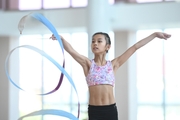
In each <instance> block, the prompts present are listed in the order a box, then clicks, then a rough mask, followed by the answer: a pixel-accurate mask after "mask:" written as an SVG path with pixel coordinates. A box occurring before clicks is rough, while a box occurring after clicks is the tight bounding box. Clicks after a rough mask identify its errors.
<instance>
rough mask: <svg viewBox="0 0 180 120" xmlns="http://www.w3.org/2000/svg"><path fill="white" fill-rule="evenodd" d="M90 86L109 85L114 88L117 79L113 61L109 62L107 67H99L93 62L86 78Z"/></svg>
mask: <svg viewBox="0 0 180 120" xmlns="http://www.w3.org/2000/svg"><path fill="white" fill-rule="evenodd" d="M86 82H87V84H88V86H93V85H102V84H109V85H112V86H114V83H115V77H114V72H113V67H112V64H111V61H107V62H106V65H104V66H98V65H96V63H95V62H94V60H91V67H90V70H89V73H88V75H87V77H86Z"/></svg>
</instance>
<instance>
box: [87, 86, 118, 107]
mask: <svg viewBox="0 0 180 120" xmlns="http://www.w3.org/2000/svg"><path fill="white" fill-rule="evenodd" d="M113 103H115V98H114V94H113V87H112V86H110V85H95V86H90V87H89V104H90V105H97V106H98V105H110V104H113Z"/></svg>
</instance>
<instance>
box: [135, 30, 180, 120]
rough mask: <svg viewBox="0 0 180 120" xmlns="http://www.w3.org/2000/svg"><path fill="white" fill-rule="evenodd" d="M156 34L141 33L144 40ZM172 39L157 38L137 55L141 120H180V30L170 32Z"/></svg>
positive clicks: (139, 119)
mask: <svg viewBox="0 0 180 120" xmlns="http://www.w3.org/2000/svg"><path fill="white" fill-rule="evenodd" d="M154 31H162V30H140V31H138V32H137V39H138V40H140V39H142V38H144V37H146V36H148V35H150V34H151V33H153V32H154ZM165 32H167V33H170V34H171V35H172V37H171V38H170V39H169V40H168V41H165V40H159V39H157V40H156V39H155V40H153V41H151V42H150V43H149V44H148V45H146V46H145V47H143V48H141V49H139V50H138V52H137V90H138V115H137V116H138V118H137V120H144V119H146V120H152V119H153V120H171V119H173V120H179V119H180V94H179V93H178V91H179V90H180V81H179V78H180V75H179V73H178V71H179V68H180V64H179V60H180V55H179V54H178V50H179V46H178V45H179V39H180V37H179V34H178V33H179V32H180V29H166V30H165Z"/></svg>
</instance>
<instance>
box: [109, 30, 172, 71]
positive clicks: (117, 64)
mask: <svg viewBox="0 0 180 120" xmlns="http://www.w3.org/2000/svg"><path fill="white" fill-rule="evenodd" d="M156 37H157V38H160V39H165V40H167V39H168V38H170V37H171V35H169V34H166V33H162V32H155V33H153V34H151V35H149V36H148V37H146V38H144V39H142V40H140V41H139V42H137V43H136V44H134V45H133V46H131V47H130V48H129V49H127V50H126V51H125V52H124V53H123V54H122V55H121V56H119V57H117V58H115V59H114V60H112V64H113V67H114V71H116V70H117V69H118V68H119V67H120V66H121V65H122V64H123V63H124V62H126V61H127V59H129V57H131V55H132V54H133V53H134V52H135V51H136V50H138V49H139V48H141V47H143V46H144V45H146V44H147V43H149V42H150V41H152V40H153V39H154V38H156Z"/></svg>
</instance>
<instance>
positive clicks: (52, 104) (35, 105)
mask: <svg viewBox="0 0 180 120" xmlns="http://www.w3.org/2000/svg"><path fill="white" fill-rule="evenodd" d="M61 35H63V37H64V38H66V39H67V41H68V42H69V43H70V44H72V46H73V47H74V49H76V50H77V51H78V52H80V53H81V54H83V55H85V56H87V55H88V53H87V52H88V49H87V48H88V46H87V45H88V37H87V33H85V32H80V33H72V34H69V33H64V34H61ZM49 36H50V35H43V36H42V35H25V36H21V38H20V45H33V46H35V47H37V48H39V49H42V50H43V51H45V52H46V53H47V54H49V55H50V56H51V57H53V58H54V59H55V60H56V61H57V62H58V63H60V64H61V65H62V62H63V61H62V57H63V55H62V52H61V49H60V47H59V44H58V41H52V40H49ZM77 38H78V39H77ZM79 38H81V39H79ZM77 40H78V41H77ZM80 43H81V44H83V45H82V46H81V44H80ZM19 52H20V86H21V87H22V88H23V89H25V90H26V91H28V92H23V91H20V96H19V99H20V101H19V110H20V116H23V115H26V114H28V113H31V112H33V111H37V110H40V109H58V110H59V109H60V110H65V111H67V112H70V113H72V114H74V115H75V116H76V115H77V113H78V106H77V103H78V101H77V100H78V99H77V96H76V93H75V91H74V89H73V88H72V86H71V84H70V83H69V81H68V80H67V78H66V77H65V76H64V79H63V83H62V85H61V87H60V89H59V90H58V91H57V92H55V93H52V94H50V95H46V96H39V95H36V94H39V93H47V92H49V91H51V90H53V89H54V88H55V87H56V85H57V83H58V80H59V77H60V74H61V71H59V70H58V69H57V68H56V67H55V66H54V65H53V64H52V63H51V62H50V61H48V60H47V59H45V58H44V57H42V56H41V55H39V54H38V53H36V52H33V51H31V50H29V49H26V48H20V50H19ZM65 59H66V64H65V69H66V71H67V72H68V74H69V75H70V76H72V79H73V81H74V83H75V85H76V88H77V91H78V95H79V98H80V105H81V111H80V112H81V113H80V119H85V118H87V102H88V92H87V84H86V81H85V77H84V75H83V71H82V68H81V66H79V64H78V63H77V62H75V61H74V60H73V59H72V57H71V56H70V55H69V54H68V53H67V52H65ZM72 66H73V67H72ZM29 93H32V94H29ZM52 119H56V120H67V118H63V117H59V116H52V115H46V116H35V117H33V120H52Z"/></svg>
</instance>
